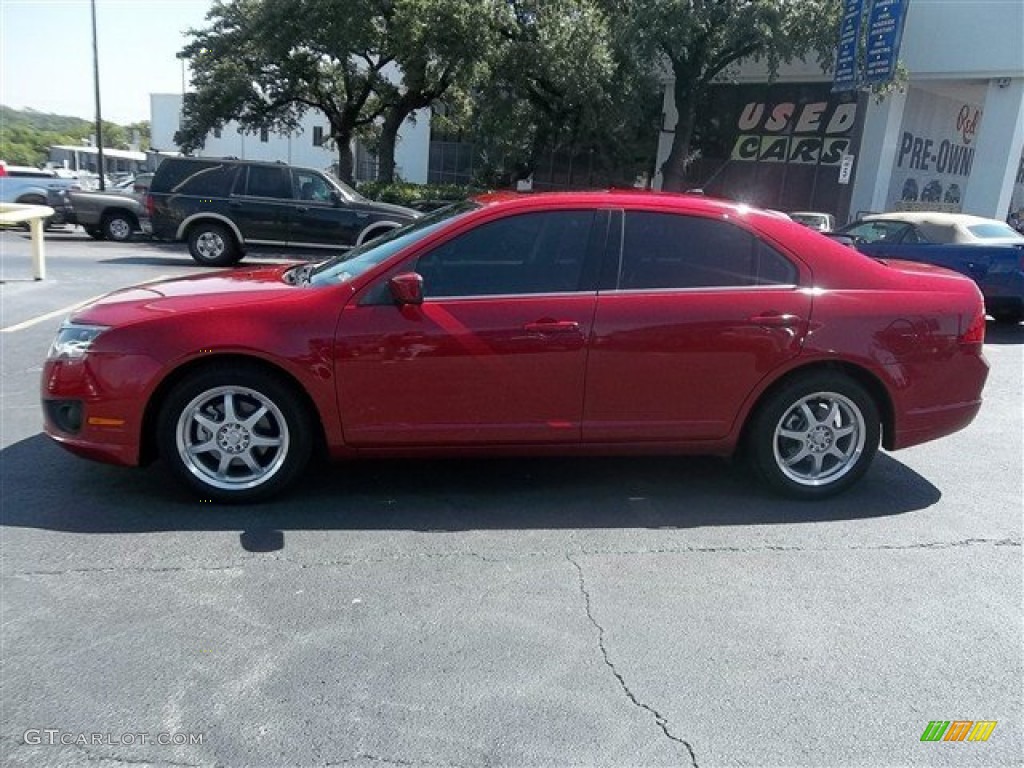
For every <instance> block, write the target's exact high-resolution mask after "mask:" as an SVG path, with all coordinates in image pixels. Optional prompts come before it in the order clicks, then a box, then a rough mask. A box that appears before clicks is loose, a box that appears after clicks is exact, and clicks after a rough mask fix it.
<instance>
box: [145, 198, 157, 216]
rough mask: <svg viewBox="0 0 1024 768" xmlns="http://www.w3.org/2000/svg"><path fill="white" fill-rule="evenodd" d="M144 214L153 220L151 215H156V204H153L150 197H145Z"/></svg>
mask: <svg viewBox="0 0 1024 768" xmlns="http://www.w3.org/2000/svg"><path fill="white" fill-rule="evenodd" d="M146 213H148V214H149V218H153V214H154V213H156V203H155V202H153V196H152V195H146Z"/></svg>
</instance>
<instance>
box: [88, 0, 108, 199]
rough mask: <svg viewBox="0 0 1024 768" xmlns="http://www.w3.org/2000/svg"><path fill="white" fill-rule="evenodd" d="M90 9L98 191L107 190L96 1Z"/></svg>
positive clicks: (91, 2) (91, 3)
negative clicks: (98, 178) (98, 176)
mask: <svg viewBox="0 0 1024 768" xmlns="http://www.w3.org/2000/svg"><path fill="white" fill-rule="evenodd" d="M89 4H90V5H91V7H92V71H93V81H94V83H95V86H96V163H97V170H98V171H99V174H100V191H104V190H106V188H107V183H106V181H105V180H104V173H103V171H104V167H103V115H102V113H101V112H100V56H99V49H98V48H97V46H96V0H90V2H89Z"/></svg>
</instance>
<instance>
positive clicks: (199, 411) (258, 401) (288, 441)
mask: <svg viewBox="0 0 1024 768" xmlns="http://www.w3.org/2000/svg"><path fill="white" fill-rule="evenodd" d="M229 395H230V403H231V405H230V406H229V405H228V402H229ZM229 411H233V412H234V416H233V417H231V415H230V414H229V413H228V412H229ZM261 411H262V415H260V414H259V413H258V412H261ZM251 419H256V420H255V421H251V422H250V421H249V420H251ZM204 424H209V425H213V426H217V429H216V431H213V430H211V429H210V428H209V427H208V426H204ZM314 428H315V427H314V423H313V419H312V417H311V415H310V413H309V412H308V410H307V409H306V408H305V407H304V405H303V401H302V398H301V397H298V396H297V393H296V392H295V391H294V388H293V387H292V386H291V385H290V384H289V383H288V382H287V381H285V380H284V379H283V378H280V377H278V376H276V375H274V374H273V373H270V372H267V371H264V370H262V369H259V368H255V367H250V366H246V365H241V366H239V365H233V366H227V365H224V366H218V367H211V368H207V369H204V370H201V371H198V372H196V373H195V374H193V375H191V376H189V377H188V378H186V379H184V380H183V381H182V382H181V383H180V384H178V385H177V386H176V387H175V388H174V389H173V390H172V391H171V392H170V394H169V395H168V396H167V398H166V400H165V401H164V403H163V405H162V407H161V409H160V416H159V421H158V425H157V442H158V445H159V449H160V456H161V458H162V459H163V460H164V461H165V462H166V463H167V465H168V466H169V467H170V469H171V471H172V472H173V473H174V474H175V475H177V476H178V477H179V478H180V479H181V480H183V481H184V482H185V483H186V484H188V485H189V486H191V487H192V488H193V489H194V490H195V491H196V493H197V494H199V497H200V499H203V500H206V499H209V500H211V501H218V502H226V503H242V502H254V501H263V500H265V499H268V498H270V497H271V496H273V495H275V494H277V493H280V492H281V491H283V490H284V489H285V488H287V487H288V486H289V485H290V484H291V483H293V482H294V481H295V480H296V479H297V478H298V476H299V475H300V474H301V473H302V471H303V470H304V469H305V467H306V465H307V464H308V463H309V457H310V453H311V451H312V447H313V430H314ZM257 440H259V441H264V442H265V443H266V444H265V445H254V444H253V443H255V442H256V441H257ZM202 446H208V447H207V448H206V449H205V450H197V448H200V447H202ZM190 449H191V450H190Z"/></svg>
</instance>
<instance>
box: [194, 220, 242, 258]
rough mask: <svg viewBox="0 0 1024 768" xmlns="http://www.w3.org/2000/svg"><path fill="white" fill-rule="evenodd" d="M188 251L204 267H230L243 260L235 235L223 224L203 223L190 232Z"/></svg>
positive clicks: (195, 225)
mask: <svg viewBox="0 0 1024 768" xmlns="http://www.w3.org/2000/svg"><path fill="white" fill-rule="evenodd" d="M188 251H189V253H191V254H192V258H193V259H195V260H196V261H197V262H199V263H200V264H202V265H203V266H204V267H230V266H231V265H232V264H237V263H238V261H239V260H240V259H241V258H242V250H241V248H239V247H238V241H237V240H235V236H234V234H232V233H231V231H230V230H229V229H228V228H227V227H225V226H224V225H223V224H217V223H216V222H212V221H203V222H199V223H198V224H193V225H192V227H191V228H190V229H189V231H188Z"/></svg>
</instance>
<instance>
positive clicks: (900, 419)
mask: <svg viewBox="0 0 1024 768" xmlns="http://www.w3.org/2000/svg"><path fill="white" fill-rule="evenodd" d="M958 347H959V349H958V350H957V352H956V353H955V354H953V355H951V356H949V357H946V358H944V359H942V360H941V361H939V362H938V363H937V364H934V365H931V366H929V367H928V370H926V371H919V372H918V375H916V376H914V377H913V378H914V379H916V386H913V387H912V388H911V389H909V390H907V391H905V392H904V393H903V396H902V397H901V398H899V400H900V401H901V402H897V403H896V418H895V420H894V421H895V423H894V425H893V436H892V440H891V441H888V440H887V441H886V447H887V448H889V449H897V448H909V447H910V446H912V445H918V444H920V443H924V442H927V441H929V440H935V439H936V438H939V437H945V436H946V435H951V434H953V433H954V432H958V431H959V430H961V429H963V428H964V427H966V426H967V425H968V424H970V423H971V422H972V421H973V420H974V417H975V416H977V415H978V411H979V410H980V409H981V402H982V400H981V393H982V390H983V389H984V387H985V381H986V380H987V379H988V370H989V368H988V362H987V361H986V360H985V356H984V355H983V354H982V352H981V345H980V344H978V345H963V346H961V345H958ZM921 374H923V375H921Z"/></svg>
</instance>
